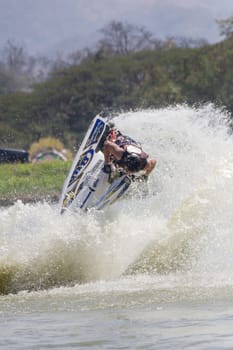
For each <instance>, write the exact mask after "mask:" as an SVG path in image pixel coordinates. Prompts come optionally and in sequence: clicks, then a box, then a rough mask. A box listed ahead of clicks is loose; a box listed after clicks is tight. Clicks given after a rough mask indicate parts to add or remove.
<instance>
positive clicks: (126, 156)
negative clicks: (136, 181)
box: [103, 129, 156, 179]
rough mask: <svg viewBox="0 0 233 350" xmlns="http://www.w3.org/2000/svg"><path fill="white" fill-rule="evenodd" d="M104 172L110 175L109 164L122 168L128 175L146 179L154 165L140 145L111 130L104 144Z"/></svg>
mask: <svg viewBox="0 0 233 350" xmlns="http://www.w3.org/2000/svg"><path fill="white" fill-rule="evenodd" d="M103 151H104V169H103V170H104V172H106V173H111V164H114V165H116V167H119V168H122V169H123V171H125V172H126V173H127V174H129V175H137V176H143V177H144V178H145V179H147V177H148V175H149V174H150V173H151V172H152V170H153V169H154V167H155V165H156V160H155V159H154V158H149V156H148V154H146V153H145V152H144V151H143V150H142V148H141V147H140V145H139V144H138V143H137V142H136V141H135V140H133V139H132V138H131V137H129V136H125V135H122V134H121V133H120V132H119V131H118V130H116V129H113V130H111V132H110V134H109V137H108V139H107V140H106V141H105V143H104V149H103Z"/></svg>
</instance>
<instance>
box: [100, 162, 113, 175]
mask: <svg viewBox="0 0 233 350" xmlns="http://www.w3.org/2000/svg"><path fill="white" fill-rule="evenodd" d="M102 170H103V172H104V173H105V174H111V172H112V168H111V164H104V166H103V168H102Z"/></svg>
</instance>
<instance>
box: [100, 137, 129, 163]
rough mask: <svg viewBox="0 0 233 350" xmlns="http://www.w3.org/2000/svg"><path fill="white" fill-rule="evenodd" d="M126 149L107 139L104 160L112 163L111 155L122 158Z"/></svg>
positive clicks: (118, 158) (117, 158)
mask: <svg viewBox="0 0 233 350" xmlns="http://www.w3.org/2000/svg"><path fill="white" fill-rule="evenodd" d="M123 153H124V150H123V149H122V148H121V147H119V146H118V145H117V144H116V143H114V142H111V141H105V143H104V162H105V164H110V163H111V155H112V156H113V157H114V158H115V159H116V160H120V159H121V158H122V155H123Z"/></svg>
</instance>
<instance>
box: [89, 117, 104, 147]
mask: <svg viewBox="0 0 233 350" xmlns="http://www.w3.org/2000/svg"><path fill="white" fill-rule="evenodd" d="M104 126H105V123H104V122H103V121H102V120H101V119H97V120H96V122H95V125H94V127H93V129H92V131H91V134H90V136H89V138H88V140H87V143H86V145H85V148H87V147H89V146H90V145H92V144H93V143H95V142H97V141H98V139H99V137H100V135H101V134H102V131H103V129H104Z"/></svg>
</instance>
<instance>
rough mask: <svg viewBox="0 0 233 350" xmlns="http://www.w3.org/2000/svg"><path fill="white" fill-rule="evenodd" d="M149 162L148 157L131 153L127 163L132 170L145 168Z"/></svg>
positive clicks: (136, 170)
mask: <svg viewBox="0 0 233 350" xmlns="http://www.w3.org/2000/svg"><path fill="white" fill-rule="evenodd" d="M146 164H147V158H145V157H141V156H140V154H137V153H131V154H129V155H128V156H127V158H126V161H125V165H126V166H127V168H128V170H129V171H130V172H135V173H136V172H138V171H140V170H143V169H144V168H145V166H146Z"/></svg>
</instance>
